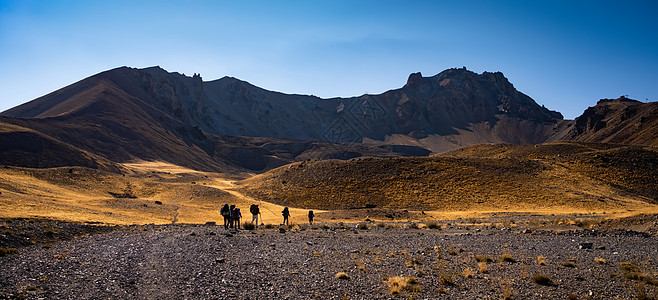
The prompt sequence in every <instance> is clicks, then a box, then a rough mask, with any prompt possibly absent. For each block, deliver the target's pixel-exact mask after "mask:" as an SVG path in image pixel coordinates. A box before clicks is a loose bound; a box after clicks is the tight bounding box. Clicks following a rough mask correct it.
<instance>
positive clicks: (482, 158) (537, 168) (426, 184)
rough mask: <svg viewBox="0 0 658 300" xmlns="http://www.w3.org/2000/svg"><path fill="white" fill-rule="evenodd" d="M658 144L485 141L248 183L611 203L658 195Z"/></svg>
mask: <svg viewBox="0 0 658 300" xmlns="http://www.w3.org/2000/svg"><path fill="white" fill-rule="evenodd" d="M657 168H658V152H657V151H656V150H655V149H653V148H648V147H625V146H614V145H599V144H594V145H592V144H579V143H549V144H542V145H536V146H513V145H482V146H472V147H466V148H464V149H459V150H455V151H454V152H450V153H447V154H444V155H437V156H432V157H427V158H394V159H379V158H358V159H352V160H349V161H335V160H334V161H317V160H312V161H305V162H301V163H296V164H293V165H290V166H284V167H281V168H277V169H275V170H272V171H269V172H267V173H264V174H261V175H258V176H254V177H253V178H250V179H247V180H245V181H244V182H243V187H242V189H243V191H244V192H245V193H247V194H249V195H251V196H253V197H256V198H260V199H265V200H266V201H272V202H275V203H278V204H281V205H289V206H293V207H307V208H318V209H347V208H356V207H366V206H373V205H374V206H377V207H383V208H395V209H410V210H444V211H463V210H479V211H500V210H521V211H541V210H553V211H555V212H557V211H562V210H567V211H571V210H579V211H588V210H593V211H596V210H611V209H617V208H621V207H623V206H625V205H628V203H630V202H634V201H636V200H637V199H639V200H640V201H643V202H645V203H654V204H655V203H658V184H657V182H658V178H657V177H656V176H658V175H656V174H658V170H657Z"/></svg>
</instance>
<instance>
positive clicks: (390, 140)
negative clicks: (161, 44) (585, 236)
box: [0, 66, 658, 172]
mask: <svg viewBox="0 0 658 300" xmlns="http://www.w3.org/2000/svg"><path fill="white" fill-rule="evenodd" d="M626 102H628V103H634V102H630V101H626ZM626 102H624V103H626ZM606 103H607V104H606ZM610 103H613V102H605V101H604V102H601V101H600V103H599V104H600V105H599V104H597V106H601V105H604V104H606V105H607V107H609V108H610V109H607V110H605V111H606V112H609V113H611V115H618V114H614V113H612V112H614V111H616V109H617V108H619V107H622V108H623V107H631V108H634V109H636V110H637V111H638V112H639V113H640V114H639V115H638V116H639V117H637V118H639V122H644V123H646V124H649V125H651V124H654V123H652V122H655V120H656V114H655V112H649V113H641V112H642V111H645V110H646V109H644V108H643V107H644V106H642V105H639V104H632V105H630V104H629V105H626V106H623V105H622V106H620V105H612V104H610ZM653 105H654V104H648V106H647V107H653ZM588 111H598V110H597V108H596V107H595V108H590V109H588V110H586V113H585V114H584V116H581V117H580V118H578V119H577V120H573V121H572V120H564V119H563V116H562V115H561V114H560V113H559V112H556V111H551V110H548V109H546V108H545V107H543V106H540V105H539V104H537V103H536V102H535V101H534V100H533V99H532V98H530V97H529V96H527V95H525V94H523V93H521V92H519V91H518V90H516V88H515V87H514V85H513V84H512V83H510V82H509V80H507V78H505V76H504V75H503V74H502V73H501V72H494V73H490V72H483V73H482V74H477V73H475V72H472V71H469V70H467V69H466V68H453V69H448V70H445V71H443V72H440V73H438V74H436V75H434V76H431V77H423V75H422V74H421V73H412V74H410V75H409V77H408V80H407V82H406V83H405V84H404V85H403V86H402V87H401V88H398V89H392V90H388V91H386V92H384V93H381V94H377V95H370V94H364V95H361V96H357V97H349V98H338V97H337V98H327V99H322V98H319V97H315V96H308V95H297V94H284V93H280V92H275V91H269V90H266V89H263V88H260V87H257V86H255V85H252V84H251V83H249V82H247V81H243V80H240V79H237V78H233V77H229V76H224V77H222V78H220V79H216V80H212V81H203V79H202V78H201V75H199V74H194V75H193V76H191V77H190V76H186V75H184V74H180V73H176V72H168V71H166V70H164V69H162V68H160V67H158V66H156V67H149V68H145V69H136V68H129V67H125V66H124V67H119V68H115V69H111V70H108V71H104V72H101V73H98V74H96V75H93V76H90V77H88V78H86V79H83V80H80V81H78V82H76V83H73V84H71V85H69V86H66V87H64V88H62V89H59V90H57V91H54V92H52V93H49V94H47V95H44V96H42V97H39V98H37V99H35V100H32V101H30V102H27V103H24V104H22V105H19V106H17V107H14V108H11V109H9V110H6V111H4V112H2V113H0V124H1V123H5V124H13V125H16V126H20V127H24V128H30V129H32V130H34V131H36V132H39V133H40V134H41V135H39V137H42V138H44V139H49V138H52V139H54V140H59V141H61V142H62V143H63V144H61V145H67V146H62V147H64V148H66V149H69V150H70V149H78V150H79V151H81V152H80V153H93V154H97V155H100V157H104V158H107V159H109V160H111V161H115V162H125V161H131V160H136V159H137V160H164V161H168V162H171V163H176V164H180V165H183V166H187V167H190V168H197V169H202V170H222V171H226V170H229V171H230V172H234V171H236V170H243V171H245V170H246V171H249V172H253V171H257V172H261V171H265V170H268V169H271V168H274V167H277V166H280V165H283V164H287V163H290V162H294V161H300V160H305V159H312V158H321V159H322V158H340V159H349V158H354V157H360V156H378V157H392V156H393V157H394V156H425V155H428V154H429V153H430V152H434V153H440V152H444V151H449V150H453V149H456V148H458V147H462V146H467V145H473V144H482V143H506V144H522V145H525V144H541V143H545V142H550V141H555V140H560V139H567V140H582V141H590V142H591V141H593V142H596V141H603V142H606V141H609V140H606V139H605V136H611V135H614V134H613V133H614V132H615V129H614V126H612V125H614V124H617V123H619V124H621V123H623V122H626V123H623V124H626V125H624V126H625V127H626V128H627V131H628V132H631V133H629V134H626V135H623V136H635V138H634V141H636V142H637V143H651V142H654V143H655V141H656V140H658V138H656V137H655V131H656V130H653V128H655V127H658V126H654V127H651V126H644V127H642V128H643V130H644V131H641V132H640V133H637V134H635V135H634V133H632V132H635V131H633V130H634V129H633V128H634V127H633V126H632V124H631V125H629V124H630V123H629V122H635V121H632V120H631V121H628V120H630V119H629V118H630V116H631V115H633V114H631V112H629V111H630V110H628V109H626V110H625V111H626V112H625V113H623V114H622V117H620V118H621V119H624V120H622V121H623V122H622V121H620V122H621V123H620V122H617V123H615V122H610V121H607V123H605V124H609V125H611V126H610V128H607V129H606V131H605V132H599V133H597V134H594V133H591V132H590V131H591V129H596V130H600V129H602V128H604V127H605V126H603V127H601V126H602V125H601V124H603V123H601V122H598V121H601V120H602V119H601V120H598V119H596V118H599V117H596V118H595V119H596V120H594V119H592V117H587V116H588V114H591V115H593V116H598V115H600V113H598V114H597V113H596V112H594V113H588ZM637 118H635V119H637ZM631 119H633V118H631ZM635 119H633V120H635ZM587 120H590V121H587ZM588 122H589V123H588ZM596 122H598V123H596ZM581 123H582V124H581ZM594 123H596V124H599V125H596V126H594V127H596V128H589V127H588V126H589V125H587V124H594ZM636 123H637V122H636ZM583 124H585V125H583ZM633 124H635V123H633ZM583 126H584V127H583ZM599 127H600V128H599ZM583 128H589V129H588V130H589V131H587V132H585V131H583ZM645 131H647V132H648V133H647V132H645ZM588 132H590V133H588ZM606 132H607V133H606ZM5 134H6V136H5V137H3V138H4V139H9V136H11V135H9V134H8V133H5ZM588 134H589V137H588ZM617 136H618V137H619V138H617V139H613V140H610V141H612V142H623V140H624V139H623V137H622V135H620V134H617ZM638 136H640V137H642V138H640V137H638ZM647 137H648V138H647ZM58 145H59V144H58ZM69 146H70V147H73V148H70V147H69ZM10 150H11V149H10ZM14 150H16V149H14ZM19 150H20V149H19ZM69 150H66V151H69ZM12 151H13V150H12ZM58 151H59V150H58ZM62 151H64V150H62ZM76 151H77V150H76ZM13 157H18V156H13ZM8 163H9V164H11V160H10V161H8Z"/></svg>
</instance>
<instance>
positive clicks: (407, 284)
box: [384, 276, 422, 295]
mask: <svg viewBox="0 0 658 300" xmlns="http://www.w3.org/2000/svg"><path fill="white" fill-rule="evenodd" d="M384 283H385V284H386V285H387V286H388V287H389V289H390V290H389V291H390V293H391V295H400V294H401V293H402V292H404V291H410V292H412V293H420V291H421V289H422V288H421V286H420V285H419V284H418V279H417V278H416V277H412V276H393V277H389V278H388V279H387V280H386V281H384Z"/></svg>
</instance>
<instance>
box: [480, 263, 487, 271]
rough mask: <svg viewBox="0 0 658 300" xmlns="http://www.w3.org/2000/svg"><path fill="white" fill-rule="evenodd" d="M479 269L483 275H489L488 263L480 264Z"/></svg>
mask: <svg viewBox="0 0 658 300" xmlns="http://www.w3.org/2000/svg"><path fill="white" fill-rule="evenodd" d="M478 268H480V272H481V273H487V263H486V262H483V261H481V262H479V263H478Z"/></svg>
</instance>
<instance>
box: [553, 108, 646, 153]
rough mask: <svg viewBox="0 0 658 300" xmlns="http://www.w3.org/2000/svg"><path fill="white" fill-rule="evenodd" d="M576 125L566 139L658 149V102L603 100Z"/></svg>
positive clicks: (576, 121) (585, 113)
mask: <svg viewBox="0 0 658 300" xmlns="http://www.w3.org/2000/svg"><path fill="white" fill-rule="evenodd" d="M573 123H574V126H573V127H572V128H571V129H570V130H569V131H568V132H567V133H566V134H565V136H564V138H563V139H565V140H572V141H581V142H595V143H617V144H631V145H651V146H658V102H649V103H643V102H640V101H637V100H632V99H628V98H626V97H620V98H617V99H601V100H600V101H599V102H598V103H597V104H596V105H595V106H593V107H589V108H587V110H585V112H584V113H583V114H582V115H581V116H580V117H578V118H576V120H575V121H574V122H573Z"/></svg>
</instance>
